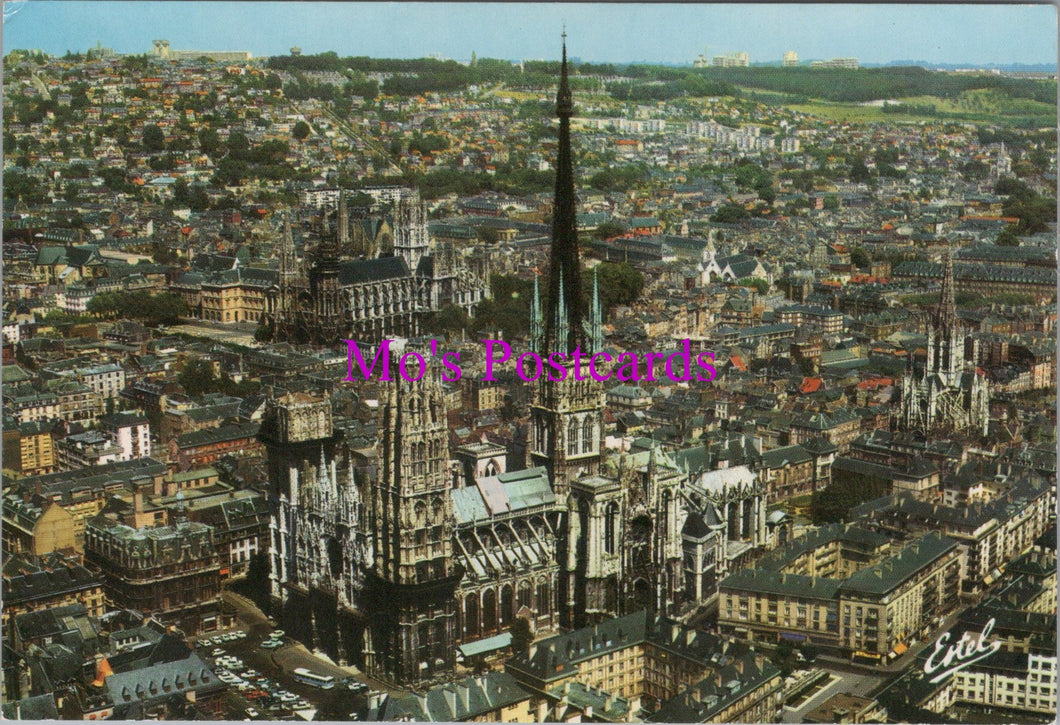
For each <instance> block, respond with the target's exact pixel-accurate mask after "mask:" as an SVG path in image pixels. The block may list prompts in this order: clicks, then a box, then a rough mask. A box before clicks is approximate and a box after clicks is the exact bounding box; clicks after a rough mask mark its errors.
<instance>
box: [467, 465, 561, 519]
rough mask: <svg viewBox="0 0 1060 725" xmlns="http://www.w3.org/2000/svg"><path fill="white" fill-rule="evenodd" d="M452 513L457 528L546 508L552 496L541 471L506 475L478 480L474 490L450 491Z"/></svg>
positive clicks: (470, 488)
mask: <svg viewBox="0 0 1060 725" xmlns="http://www.w3.org/2000/svg"><path fill="white" fill-rule="evenodd" d="M452 499H453V510H454V513H455V514H456V523H457V525H461V524H472V523H474V522H475V521H482V520H488V519H490V518H491V517H492V516H499V515H504V514H509V513H516V512H518V511H520V510H522V509H526V508H532V507H535V506H550V505H552V504H553V503H555V501H556V494H555V493H553V491H552V485H551V484H550V483H549V479H548V472H547V471H546V469H545V468H544V467H541V466H538V467H536V468H527V469H525V470H522V471H510V472H507V473H502V474H500V475H497V476H487V477H483V478H479V479H478V480H477V481H476V482H475V485H474V486H465V487H464V488H457V489H454V490H453V492H452Z"/></svg>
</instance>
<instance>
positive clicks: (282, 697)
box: [276, 690, 299, 702]
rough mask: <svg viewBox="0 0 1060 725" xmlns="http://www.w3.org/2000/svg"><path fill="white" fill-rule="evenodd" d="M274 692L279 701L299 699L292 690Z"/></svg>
mask: <svg viewBox="0 0 1060 725" xmlns="http://www.w3.org/2000/svg"><path fill="white" fill-rule="evenodd" d="M276 694H277V696H278V697H279V698H280V702H296V701H297V700H298V699H299V697H298V695H296V694H294V693H293V692H287V691H286V690H284V691H283V692H278V693H276Z"/></svg>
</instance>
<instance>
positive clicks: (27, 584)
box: [3, 554, 101, 605]
mask: <svg viewBox="0 0 1060 725" xmlns="http://www.w3.org/2000/svg"><path fill="white" fill-rule="evenodd" d="M98 586H101V582H100V579H99V577H97V576H96V575H94V574H93V573H92V572H90V571H89V570H88V569H86V568H85V567H84V566H82V565H80V564H78V563H76V562H72V561H68V560H67V559H65V558H64V557H63V556H61V555H59V554H46V555H44V556H41V557H35V556H33V555H31V554H14V555H12V557H11V558H10V559H8V561H7V563H5V564H4V588H3V600H4V602H5V603H6V604H8V605H12V604H19V603H22V602H31V601H34V600H36V599H45V598H48V597H54V596H58V595H60V594H64V593H66V592H76V591H82V590H84V589H91V588H93V587H98Z"/></svg>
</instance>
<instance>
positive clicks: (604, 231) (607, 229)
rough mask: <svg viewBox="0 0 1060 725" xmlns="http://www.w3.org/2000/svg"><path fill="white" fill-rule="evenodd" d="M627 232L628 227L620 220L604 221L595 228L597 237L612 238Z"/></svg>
mask: <svg viewBox="0 0 1060 725" xmlns="http://www.w3.org/2000/svg"><path fill="white" fill-rule="evenodd" d="M625 233H626V227H625V226H623V225H622V224H619V223H618V222H602V223H601V224H599V225H598V226H597V227H596V229H594V230H593V236H594V237H595V238H596V239H612V238H614V237H620V236H622V235H623V234H625Z"/></svg>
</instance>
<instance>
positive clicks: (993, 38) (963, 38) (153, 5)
mask: <svg viewBox="0 0 1060 725" xmlns="http://www.w3.org/2000/svg"><path fill="white" fill-rule="evenodd" d="M564 26H565V27H566V30H567V34H568V48H569V53H570V55H571V56H572V57H575V58H579V59H581V60H583V61H589V62H618V63H621V62H629V61H652V62H660V63H688V62H691V61H692V60H693V59H694V58H695V57H696V56H697V55H699V54H700V53H703V52H704V49H705V48H706V52H707V53H708V54H709V55H711V56H713V55H716V54H721V53H726V52H732V51H744V52H747V53H749V54H750V56H751V62H752V63H754V62H766V61H779V60H780V58H781V56H782V55H783V53H784V52H785V51H788V50H794V51H795V52H796V53H798V55H799V58H800V60H809V59H815V58H833V57H838V56H854V57H857V58H858V59H859V60H860V61H861V62H863V63H885V62H888V61H893V60H919V61H927V62H928V63H958V64H968V65H988V64H992V63H993V64H1015V63H1026V64H1033V63H1049V64H1055V63H1056V60H1057V9H1056V7H1055V6H1053V5H1048V4H1040V5H1022V4H1002V5H956V4H954V5H942V4H934V5H926V4H925V5H882V4H881V5H857V4H828V5H822V4H739V5H735V4H726V5H720V4H710V5H708V4H668V3H599V4H594V3H449V2H446V3H398V2H348V3H347V2H324V3H313V2H197V1H196V2H144V1H132V2H99V1H96V0H92V1H89V2H79V1H77V0H14V1H11V0H8V2H5V3H4V27H3V51H4V52H5V53H6V52H8V51H10V50H12V49H15V48H39V49H42V50H44V51H45V52H48V53H52V54H62V53H65V52H66V51H67V50H73V51H84V50H86V49H88V48H90V47H93V46H95V45H96V43H97V41H98V42H101V43H102V45H104V46H106V47H111V48H113V49H114V50H116V51H117V52H119V53H145V52H148V51H150V50H151V49H152V44H151V41H152V40H153V39H155V38H164V39H167V40H169V41H170V47H172V48H173V49H179V50H247V51H250V52H251V53H252V54H253V55H254V56H255V57H257V56H267V55H277V54H286V53H288V52H289V50H290V48H291V47H292V46H299V47H301V48H302V52H303V53H307V54H308V53H319V52H323V51H334V52H336V53H338V54H339V55H344V56H345V55H364V56H371V57H377V58H420V57H425V56H428V55H432V54H440V55H441V56H443V57H446V58H454V59H456V60H467V59H469V58H470V57H471V53H472V52H475V53H476V54H477V55H478V57H480V58H486V57H489V58H505V59H511V60H519V59H527V60H529V59H554V58H557V56H558V55H559V45H560V39H559V35H560V33H561V32H562V30H563V28H564Z"/></svg>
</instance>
